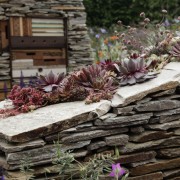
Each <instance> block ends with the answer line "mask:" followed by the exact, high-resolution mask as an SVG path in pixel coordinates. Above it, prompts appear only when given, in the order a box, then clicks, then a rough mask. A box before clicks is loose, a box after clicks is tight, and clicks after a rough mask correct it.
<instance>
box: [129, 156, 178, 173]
mask: <svg viewBox="0 0 180 180" xmlns="http://www.w3.org/2000/svg"><path fill="white" fill-rule="evenodd" d="M178 167H180V158H177V159H171V160H162V161H158V162H156V163H151V164H145V165H142V166H138V167H135V168H133V169H131V170H130V171H131V175H132V176H139V175H144V174H148V173H152V172H156V171H161V170H167V169H173V168H178Z"/></svg>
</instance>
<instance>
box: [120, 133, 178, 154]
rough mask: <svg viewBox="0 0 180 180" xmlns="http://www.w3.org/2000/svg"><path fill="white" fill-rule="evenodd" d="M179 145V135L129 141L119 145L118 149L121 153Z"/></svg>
mask: <svg viewBox="0 0 180 180" xmlns="http://www.w3.org/2000/svg"><path fill="white" fill-rule="evenodd" d="M179 146H180V137H179V136H177V137H170V138H166V139H160V140H154V141H149V142H145V143H132V142H129V143H128V144H126V145H125V146H124V147H120V148H119V151H120V152H121V153H123V154H127V153H132V152H137V151H144V150H154V149H161V148H165V147H167V148H170V147H179Z"/></svg>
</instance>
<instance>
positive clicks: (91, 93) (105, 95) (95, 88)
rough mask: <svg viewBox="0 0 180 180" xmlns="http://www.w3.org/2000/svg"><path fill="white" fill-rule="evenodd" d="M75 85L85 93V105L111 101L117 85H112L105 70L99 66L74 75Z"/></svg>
mask: <svg viewBox="0 0 180 180" xmlns="http://www.w3.org/2000/svg"><path fill="white" fill-rule="evenodd" d="M73 77H74V79H75V83H76V84H77V85H79V86H81V87H83V88H84V89H85V90H86V91H87V92H88V96H87V98H86V103H87V104H89V103H92V102H97V101H100V100H101V99H111V98H112V95H113V94H114V93H115V90H116V89H117V87H118V85H117V84H115V83H114V79H113V77H111V76H110V75H109V73H108V71H106V70H105V69H103V68H102V67H101V66H100V65H91V66H88V67H86V68H83V69H82V70H81V71H79V72H77V73H74V74H73Z"/></svg>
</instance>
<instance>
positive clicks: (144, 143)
mask: <svg viewBox="0 0 180 180" xmlns="http://www.w3.org/2000/svg"><path fill="white" fill-rule="evenodd" d="M178 67H179V63H171V64H169V65H167V67H166V68H165V69H164V70H163V71H162V72H161V74H159V75H158V77H157V78H156V79H153V80H151V81H149V82H145V83H143V84H137V85H134V86H133V88H132V87H131V86H129V87H128V86H127V87H121V88H120V89H119V90H118V91H117V93H116V94H115V96H114V98H113V99H112V101H111V102H110V101H101V102H99V103H95V104H90V105H86V106H85V105H84V102H72V103H62V104H57V105H52V106H48V107H44V108H41V109H38V110H36V111H34V112H32V113H28V114H20V115H18V116H15V117H9V118H6V119H2V120H1V121H0V127H4V128H2V129H0V135H1V142H0V150H1V151H0V152H1V153H0V157H1V158H0V166H3V167H4V168H5V169H6V176H7V179H8V178H9V179H11V178H14V179H18V178H20V177H22V176H23V174H22V173H20V172H19V168H20V166H21V160H22V159H23V157H29V158H30V159H31V163H32V164H33V166H34V167H33V168H34V169H35V171H34V173H35V174H34V175H35V176H36V179H43V178H42V176H43V175H44V174H45V171H46V170H45V169H46V168H48V169H50V170H49V172H50V174H51V178H52V179H53V177H54V178H55V177H57V173H58V168H57V167H55V166H52V164H51V163H52V159H53V157H54V155H55V152H56V150H57V149H56V146H55V145H54V143H53V142H54V141H57V140H58V141H59V143H60V144H61V148H62V149H63V150H72V153H73V155H74V156H75V157H76V158H78V159H79V160H81V161H82V162H83V161H88V160H89V158H91V157H93V156H94V154H99V153H100V154H108V153H111V154H112V155H113V154H114V150H115V147H116V148H117V149H118V150H119V152H120V157H119V158H118V159H116V162H117V163H121V164H122V166H123V167H125V168H127V169H128V170H129V172H130V175H129V178H128V179H129V180H145V179H146V180H152V179H153V180H162V179H165V180H166V179H167V180H178V179H179V177H180V76H179V74H180V69H178ZM124 92H125V93H124ZM123 93H124V94H123ZM118 97H119V99H118ZM0 106H1V105H0ZM48 175H49V174H48ZM57 179H58V178H57ZM106 179H110V178H109V177H106Z"/></svg>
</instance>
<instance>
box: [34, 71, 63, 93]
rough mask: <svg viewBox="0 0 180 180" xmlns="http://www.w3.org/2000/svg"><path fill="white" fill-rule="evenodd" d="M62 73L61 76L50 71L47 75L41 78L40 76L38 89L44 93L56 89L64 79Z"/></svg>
mask: <svg viewBox="0 0 180 180" xmlns="http://www.w3.org/2000/svg"><path fill="white" fill-rule="evenodd" d="M64 77H65V75H64V73H61V74H57V75H56V74H54V73H53V72H52V71H50V72H49V73H48V74H47V75H45V76H42V75H40V76H39V78H38V81H37V82H38V87H39V88H40V89H43V90H44V91H45V92H51V91H53V90H54V89H56V88H57V87H58V86H59V84H60V83H61V81H62V80H63V79H64Z"/></svg>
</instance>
